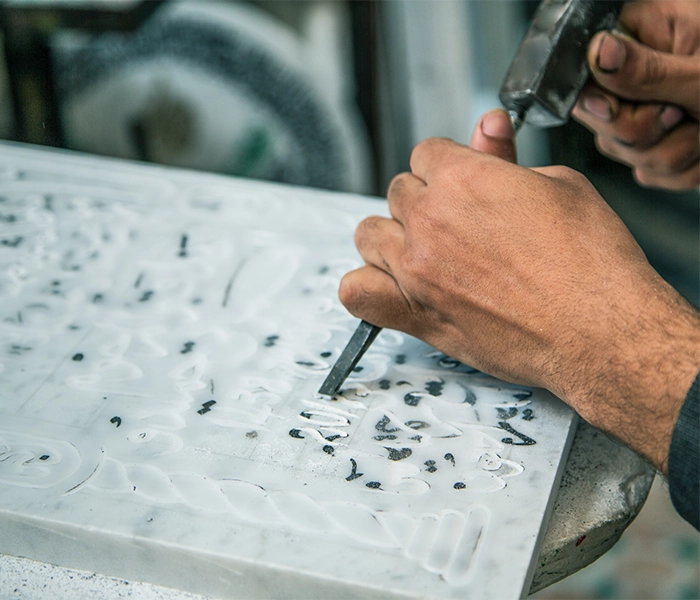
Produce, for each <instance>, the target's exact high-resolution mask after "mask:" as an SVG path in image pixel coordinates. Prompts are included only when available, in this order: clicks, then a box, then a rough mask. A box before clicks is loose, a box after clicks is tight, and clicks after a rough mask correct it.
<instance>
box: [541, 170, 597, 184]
mask: <svg viewBox="0 0 700 600" xmlns="http://www.w3.org/2000/svg"><path fill="white" fill-rule="evenodd" d="M548 175H549V176H550V177H552V178H554V179H559V180H561V181H565V182H567V183H569V184H572V185H575V186H582V185H587V184H588V179H586V177H585V176H584V175H582V174H581V173H579V172H578V171H576V170H574V169H572V168H570V167H565V166H562V165H556V166H553V167H550V168H549V169H548Z"/></svg>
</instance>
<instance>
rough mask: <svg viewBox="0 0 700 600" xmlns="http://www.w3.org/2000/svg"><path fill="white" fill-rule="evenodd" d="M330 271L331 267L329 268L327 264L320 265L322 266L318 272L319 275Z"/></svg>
mask: <svg viewBox="0 0 700 600" xmlns="http://www.w3.org/2000/svg"><path fill="white" fill-rule="evenodd" d="M328 271H330V269H329V268H328V266H327V265H323V266H322V267H320V268H319V269H318V274H319V275H325V274H326V273H328Z"/></svg>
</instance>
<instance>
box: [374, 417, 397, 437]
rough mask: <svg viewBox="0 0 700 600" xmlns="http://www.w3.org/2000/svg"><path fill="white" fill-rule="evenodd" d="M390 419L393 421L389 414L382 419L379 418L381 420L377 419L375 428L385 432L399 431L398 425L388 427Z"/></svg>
mask: <svg viewBox="0 0 700 600" xmlns="http://www.w3.org/2000/svg"><path fill="white" fill-rule="evenodd" d="M389 421H391V419H389V417H388V416H386V415H384V416H383V417H382V418H381V419H379V421H377V422H376V423H375V425H374V428H375V429H376V430H377V431H381V432H383V433H394V432H396V431H398V430H399V428H398V427H392V428H391V429H388V428H387V425H388V424H389Z"/></svg>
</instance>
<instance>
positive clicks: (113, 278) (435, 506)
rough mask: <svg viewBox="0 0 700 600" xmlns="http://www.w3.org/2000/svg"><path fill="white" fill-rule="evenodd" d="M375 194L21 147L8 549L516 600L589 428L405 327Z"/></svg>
mask: <svg viewBox="0 0 700 600" xmlns="http://www.w3.org/2000/svg"><path fill="white" fill-rule="evenodd" d="M368 214H386V208H385V205H384V204H383V203H382V202H381V201H378V200H375V199H367V198H361V197H359V196H352V195H347V194H336V193H330V192H325V191H319V190H308V189H301V188H289V187H282V186H275V185H272V184H262V183H257V182H252V181H244V180H233V179H227V178H223V177H218V176H213V175H206V174H198V173H191V172H186V171H178V170H169V169H164V168H158V167H148V166H142V165H136V164H130V163H126V162H118V161H113V160H107V159H98V158H88V157H83V156H79V155H72V154H64V153H59V152H51V151H39V150H35V149H30V148H27V147H22V146H16V145H10V144H4V145H0V382H1V384H0V553H3V554H9V555H14V556H22V557H28V558H32V559H36V560H41V561H45V562H51V563H54V564H60V565H62V566H66V567H73V568H79V569H88V570H92V571H97V572H100V573H104V574H107V575H112V576H117V577H123V578H125V579H130V580H134V581H148V582H151V583H156V584H161V585H166V586H170V587H174V588H179V589H182V590H186V591H190V592H194V593H199V594H205V595H210V596H216V597H232V598H252V597H285V598H312V597H318V598H320V597H325V598H353V597H357V598H372V597H376V598H390V597H396V598H427V597H430V598H499V599H501V598H515V597H518V596H521V595H523V594H525V593H526V592H527V590H528V588H529V583H530V578H531V575H532V570H533V568H534V565H533V557H536V556H537V549H538V539H539V537H540V532H541V530H542V526H543V523H545V522H546V518H547V515H548V510H549V506H550V500H551V497H552V495H553V494H552V490H553V489H554V490H556V489H557V485H558V479H559V474H560V470H561V465H562V462H563V460H564V459H565V458H566V453H567V451H568V440H569V438H570V433H571V425H572V420H573V416H572V413H571V412H570V411H569V409H568V408H566V407H565V406H564V405H563V404H562V403H560V402H559V401H558V400H556V399H555V398H553V397H551V396H550V395H549V394H547V393H544V392H542V391H540V390H535V391H532V390H529V389H525V388H522V387H520V386H513V385H509V384H505V383H502V382H499V381H498V380H495V379H493V378H491V377H488V376H486V375H483V374H481V373H478V372H475V371H474V370H473V369H470V368H469V367H466V366H465V365H461V364H459V363H456V362H455V361H453V360H452V359H449V358H448V357H445V356H444V355H442V354H440V353H439V352H435V351H434V350H433V349H431V348H429V347H428V346H426V345H424V344H422V343H420V342H418V341H417V340H414V339H412V338H409V337H407V336H405V335H403V334H399V333H397V332H392V331H384V332H383V333H382V334H381V335H380V337H379V338H378V339H377V341H376V342H375V344H374V345H373V347H372V348H371V349H370V351H369V352H368V353H367V354H366V356H365V357H364V358H363V360H362V361H361V363H360V365H359V367H358V369H357V372H355V373H354V374H353V375H352V376H351V378H350V379H349V380H348V382H347V384H346V385H345V386H344V388H343V389H342V390H341V394H340V395H339V396H338V397H337V398H336V399H334V400H332V401H329V400H327V399H324V398H322V397H320V396H318V395H317V394H316V391H317V389H318V387H319V385H320V383H321V382H322V381H323V379H324V377H325V375H326V373H327V372H328V370H329V368H330V366H331V365H332V363H333V361H334V360H335V358H336V357H337V356H338V354H339V353H340V351H341V350H342V347H343V346H344V344H345V342H346V341H347V339H348V338H349V336H350V334H351V332H352V331H353V329H354V327H355V325H356V323H357V321H356V320H355V319H353V318H352V317H350V315H349V314H348V313H347V312H346V311H345V309H344V308H343V307H342V305H341V304H340V303H339V301H338V300H337V297H336V291H337V286H338V282H339V280H340V277H341V276H342V275H343V274H344V273H345V272H346V271H347V270H349V269H351V268H354V267H355V266H358V265H359V264H360V259H359V257H358V255H357V253H356V251H355V249H354V247H353V244H352V233H353V230H354V227H355V225H356V224H357V223H358V222H359V221H360V220H361V219H362V218H363V217H364V216H366V215H368Z"/></svg>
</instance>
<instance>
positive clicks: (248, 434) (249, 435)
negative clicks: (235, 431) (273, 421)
mask: <svg viewBox="0 0 700 600" xmlns="http://www.w3.org/2000/svg"><path fill="white" fill-rule="evenodd" d="M245 436H246V437H247V438H248V439H249V440H254V439H255V438H256V437H258V432H257V431H255V430H253V431H248V432H246V434H245Z"/></svg>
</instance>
